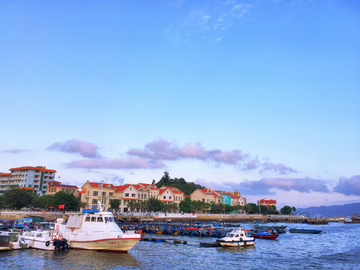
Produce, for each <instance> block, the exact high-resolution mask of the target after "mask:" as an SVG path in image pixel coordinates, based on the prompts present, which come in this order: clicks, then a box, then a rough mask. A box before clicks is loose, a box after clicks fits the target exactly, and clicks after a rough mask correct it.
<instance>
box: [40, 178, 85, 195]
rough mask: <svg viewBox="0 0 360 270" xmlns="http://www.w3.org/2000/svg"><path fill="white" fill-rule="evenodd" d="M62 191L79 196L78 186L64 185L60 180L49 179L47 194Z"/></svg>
mask: <svg viewBox="0 0 360 270" xmlns="http://www.w3.org/2000/svg"><path fill="white" fill-rule="evenodd" d="M60 191H63V192H66V193H68V194H72V195H74V196H75V197H78V195H79V190H78V187H77V186H73V185H63V184H61V182H59V181H49V182H48V186H47V190H46V194H47V195H54V194H55V193H58V192H60Z"/></svg>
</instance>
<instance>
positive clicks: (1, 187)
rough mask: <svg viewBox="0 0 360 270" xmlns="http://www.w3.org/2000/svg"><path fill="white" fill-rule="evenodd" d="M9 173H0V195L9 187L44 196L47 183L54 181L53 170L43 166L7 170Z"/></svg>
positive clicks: (54, 172)
mask: <svg viewBox="0 0 360 270" xmlns="http://www.w3.org/2000/svg"><path fill="white" fill-rule="evenodd" d="M9 171H10V173H0V194H2V193H4V192H5V191H6V190H8V189H9V188H11V187H15V188H16V187H18V188H23V189H27V190H31V191H33V192H34V193H36V194H38V195H39V196H41V195H46V189H47V186H48V182H49V181H54V180H55V174H56V171H55V170H50V169H46V167H43V166H36V167H31V166H24V167H18V168H11V169H9Z"/></svg>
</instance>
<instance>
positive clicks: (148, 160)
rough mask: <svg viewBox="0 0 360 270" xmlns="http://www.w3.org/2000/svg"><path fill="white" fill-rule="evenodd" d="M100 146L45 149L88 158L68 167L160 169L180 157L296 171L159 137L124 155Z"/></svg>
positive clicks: (67, 144) (76, 143)
mask: <svg viewBox="0 0 360 270" xmlns="http://www.w3.org/2000/svg"><path fill="white" fill-rule="evenodd" d="M98 149H99V147H98V146H97V145H96V144H94V143H89V142H85V141H83V140H82V141H78V140H68V141H66V142H63V143H62V142H56V143H53V144H52V145H51V146H49V147H48V148H47V150H52V151H55V150H56V151H61V152H65V153H76V154H80V155H81V156H83V157H85V158H88V159H83V160H74V161H71V162H69V163H66V166H67V167H68V168H85V169H159V168H165V167H166V165H165V164H164V163H163V161H176V160H183V159H197V160H201V161H204V162H215V163H217V164H225V165H229V166H235V167H236V168H237V169H240V170H243V171H251V170H256V169H257V170H258V171H259V172H260V173H264V172H268V171H272V172H275V173H277V174H280V175H284V174H289V173H296V172H297V170H295V169H293V168H290V167H288V166H286V165H284V164H282V163H279V164H274V163H271V162H265V163H261V162H259V159H258V157H257V156H255V157H251V156H250V154H244V153H243V152H242V151H241V150H239V149H234V150H231V151H222V150H220V149H212V150H207V149H205V148H204V147H203V146H202V145H201V143H196V144H191V143H187V144H186V145H185V146H183V147H179V146H177V145H176V144H174V143H171V142H168V141H166V140H164V139H162V138H159V139H157V140H155V141H152V142H150V143H147V144H145V146H144V148H143V149H136V148H130V149H129V151H127V152H126V155H127V157H125V158H114V159H111V158H105V157H103V156H101V155H100V154H99V153H98Z"/></svg>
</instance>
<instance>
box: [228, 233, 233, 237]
mask: <svg viewBox="0 0 360 270" xmlns="http://www.w3.org/2000/svg"><path fill="white" fill-rule="evenodd" d="M234 235H235V234H233V233H229V234H228V235H227V236H226V237H234Z"/></svg>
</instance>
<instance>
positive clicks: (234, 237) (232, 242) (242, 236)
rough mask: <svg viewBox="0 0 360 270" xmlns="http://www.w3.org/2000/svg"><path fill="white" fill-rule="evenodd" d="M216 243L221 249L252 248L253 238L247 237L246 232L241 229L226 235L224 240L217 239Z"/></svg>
mask: <svg viewBox="0 0 360 270" xmlns="http://www.w3.org/2000/svg"><path fill="white" fill-rule="evenodd" d="M217 242H219V243H220V245H221V246H223V247H242V246H253V245H254V244H255V238H254V237H252V236H248V235H247V233H246V231H244V230H242V229H241V228H237V229H235V230H233V231H231V232H230V233H228V234H227V235H226V236H225V237H224V238H221V239H218V240H217Z"/></svg>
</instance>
